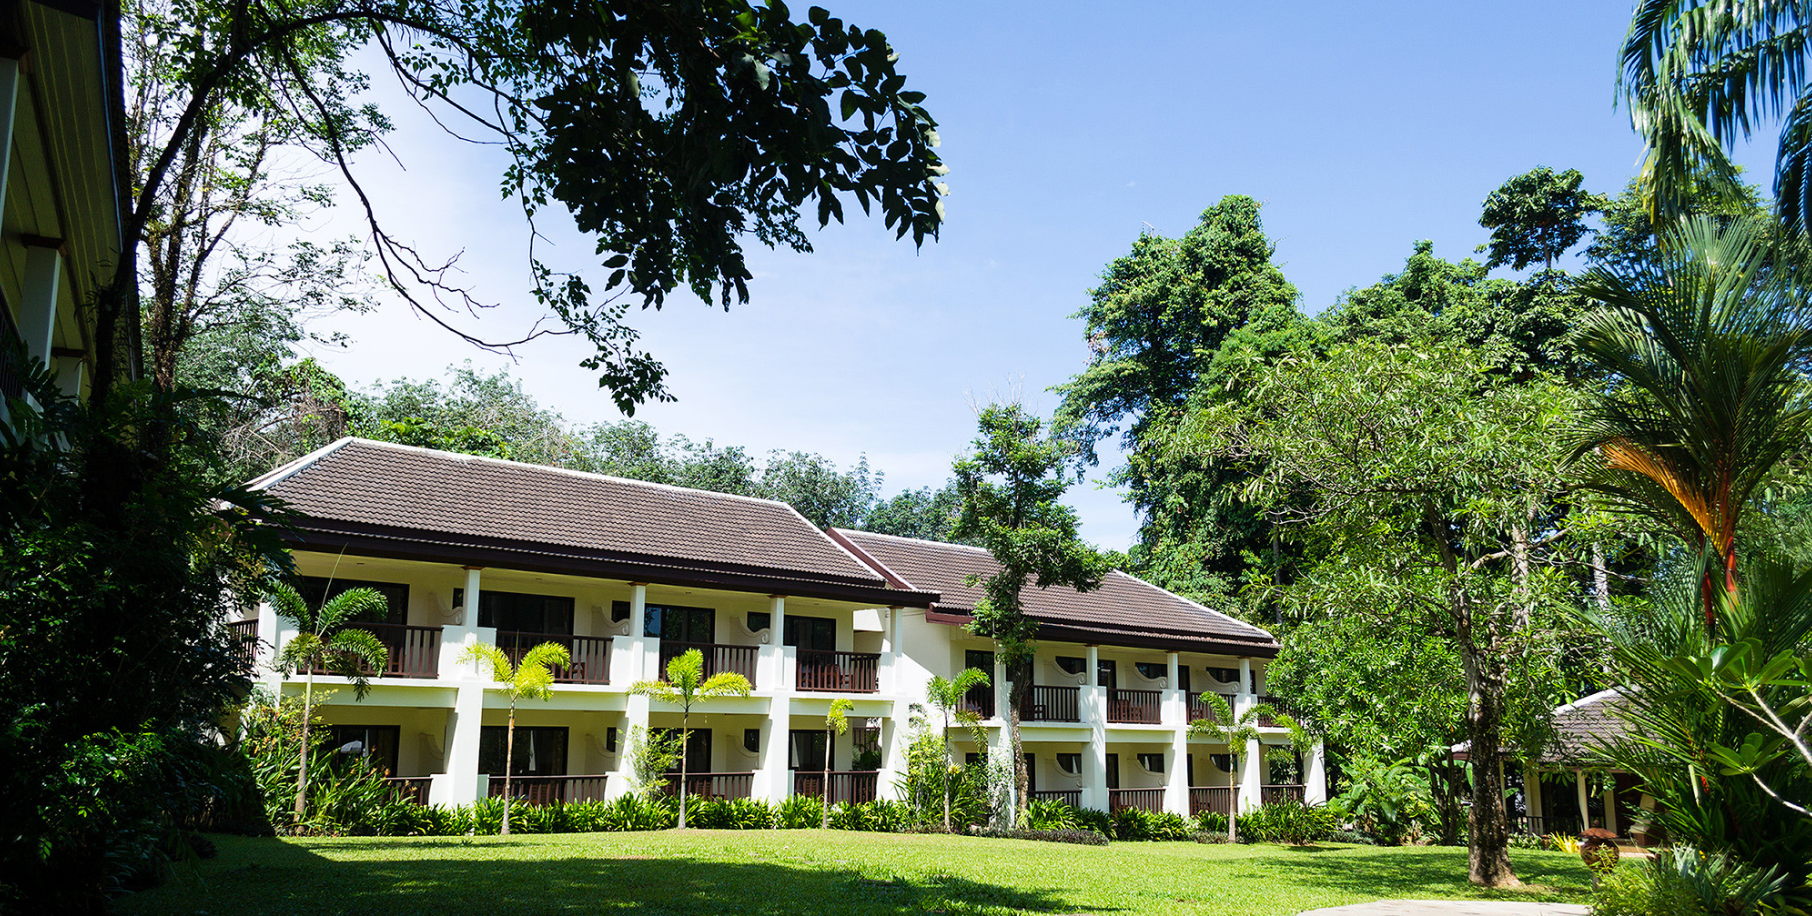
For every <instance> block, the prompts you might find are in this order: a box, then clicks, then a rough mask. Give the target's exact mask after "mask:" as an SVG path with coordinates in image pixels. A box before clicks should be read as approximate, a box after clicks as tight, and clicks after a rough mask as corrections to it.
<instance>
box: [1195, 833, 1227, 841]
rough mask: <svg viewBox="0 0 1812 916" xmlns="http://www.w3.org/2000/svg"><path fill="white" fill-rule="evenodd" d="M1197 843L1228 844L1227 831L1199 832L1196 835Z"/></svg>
mask: <svg viewBox="0 0 1812 916" xmlns="http://www.w3.org/2000/svg"><path fill="white" fill-rule="evenodd" d="M1195 841H1196V842H1197V843H1225V842H1227V831H1225V830H1201V831H1197V832H1196V835H1195Z"/></svg>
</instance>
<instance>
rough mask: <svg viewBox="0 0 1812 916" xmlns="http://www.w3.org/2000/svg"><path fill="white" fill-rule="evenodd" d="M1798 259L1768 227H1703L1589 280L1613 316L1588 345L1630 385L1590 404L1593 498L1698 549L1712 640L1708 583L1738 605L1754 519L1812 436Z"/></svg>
mask: <svg viewBox="0 0 1812 916" xmlns="http://www.w3.org/2000/svg"><path fill="white" fill-rule="evenodd" d="M1786 246H1791V247H1786ZM1800 256H1801V255H1800V253H1799V249H1798V247H1797V246H1794V245H1793V243H1791V242H1777V241H1775V240H1774V238H1773V235H1772V227H1771V226H1770V225H1769V224H1768V223H1765V222H1759V221H1754V220H1742V221H1735V222H1724V221H1720V220H1717V219H1714V218H1712V217H1705V216H1698V217H1690V218H1688V219H1686V220H1684V221H1682V222H1681V223H1680V224H1679V225H1678V227H1676V228H1675V229H1672V230H1670V231H1669V232H1667V233H1665V234H1664V242H1663V244H1662V245H1661V247H1660V249H1659V251H1658V256H1657V257H1656V258H1655V259H1653V260H1649V261H1642V262H1636V263H1633V264H1627V265H1620V266H1618V267H1615V268H1598V269H1596V270H1594V271H1593V272H1592V273H1591V274H1589V275H1588V276H1587V277H1586V278H1585V280H1584V281H1583V283H1582V288H1583V290H1584V291H1585V292H1586V293H1587V294H1588V295H1591V296H1593V297H1594V298H1596V299H1599V300H1601V301H1602V302H1603V303H1604V308H1603V309H1601V310H1599V311H1597V312H1594V313H1592V314H1591V315H1590V316H1588V317H1587V318H1586V320H1585V322H1584V325H1583V328H1582V333H1581V337H1580V346H1581V348H1582V350H1583V351H1584V352H1585V353H1586V354H1587V355H1589V356H1590V357H1591V358H1592V359H1593V360H1594V361H1596V362H1597V363H1598V364H1599V365H1600V366H1602V367H1603V369H1604V370H1605V371H1606V372H1607V373H1609V374H1610V375H1612V376H1613V377H1615V378H1617V379H1619V380H1620V381H1621V384H1619V385H1618V386H1616V387H1614V388H1609V389H1606V390H1604V391H1602V392H1598V393H1596V394H1595V396H1594V397H1593V398H1592V399H1591V400H1590V402H1589V403H1588V406H1587V409H1586V410H1585V412H1584V413H1583V414H1582V416H1581V419H1580V423H1579V428H1578V429H1577V432H1576V438H1577V441H1578V449H1577V455H1578V456H1579V457H1582V458H1586V459H1588V460H1589V465H1588V468H1589V470H1590V471H1591V472H1592V476H1591V479H1590V486H1591V487H1592V488H1593V489H1595V490H1597V491H1598V492H1599V493H1601V494H1603V495H1605V496H1607V497H1608V498H1610V499H1611V500H1613V501H1614V502H1615V504H1616V505H1617V506H1618V507H1620V508H1622V509H1625V510H1627V511H1630V512H1634V513H1636V514H1639V515H1642V516H1645V517H1647V518H1649V519H1651V520H1653V521H1654V522H1656V523H1658V524H1660V525H1662V526H1664V527H1665V528H1667V529H1668V530H1670V531H1672V532H1673V533H1674V534H1676V535H1678V536H1679V537H1680V538H1682V539H1683V540H1684V541H1685V542H1686V543H1688V544H1692V545H1694V546H1695V547H1696V548H1697V549H1698V550H1699V552H1700V554H1701V556H1702V562H1705V563H1706V564H1707V566H1706V569H1705V571H1704V573H1703V577H1704V579H1705V583H1706V586H1707V587H1705V588H1703V589H1702V590H1701V592H1702V594H1703V596H1704V601H1705V604H1704V609H1703V610H1704V622H1705V627H1706V630H1707V632H1712V631H1714V630H1715V626H1716V617H1717V612H1718V602H1717V601H1716V600H1715V599H1714V590H1713V589H1712V588H1710V587H1709V586H1710V583H1711V582H1712V581H1713V580H1714V578H1715V579H1716V580H1717V581H1718V582H1719V583H1720V584H1721V586H1722V588H1723V589H1724V591H1725V592H1726V593H1728V594H1729V595H1730V597H1732V598H1734V597H1735V594H1736V590H1737V569H1738V547H1739V544H1738V537H1739V527H1740V526H1741V524H1742V522H1743V519H1744V517H1745V515H1746V514H1748V513H1749V512H1750V511H1751V509H1752V507H1753V504H1754V501H1755V499H1756V498H1757V496H1758V495H1759V493H1760V491H1761V488H1762V487H1764V486H1765V485H1767V484H1768V483H1769V482H1770V481H1771V480H1773V479H1774V478H1775V475H1776V474H1777V473H1779V470H1780V465H1781V462H1782V460H1783V459H1785V458H1786V457H1787V456H1788V455H1790V454H1795V453H1798V452H1800V451H1801V450H1803V449H1804V448H1805V445H1806V438H1807V435H1808V433H1812V388H1809V387H1808V386H1807V383H1806V381H1805V376H1804V371H1805V366H1806V360H1807V358H1808V356H1812V310H1809V309H1808V307H1807V305H1806V290H1805V288H1804V286H1803V285H1802V284H1801V282H1800V281H1799V279H1798V277H1797V272H1796V271H1794V270H1791V269H1783V265H1791V264H1792V263H1794V259H1796V258H1799V257H1800Z"/></svg>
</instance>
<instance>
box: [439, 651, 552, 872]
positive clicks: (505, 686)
mask: <svg viewBox="0 0 1812 916" xmlns="http://www.w3.org/2000/svg"><path fill="white" fill-rule="evenodd" d="M459 660H460V662H461V663H465V662H482V663H483V664H484V666H485V667H487V668H490V669H491V681H492V682H493V683H495V684H499V685H501V686H500V687H499V688H498V689H500V690H502V691H503V695H504V696H505V697H507V698H508V699H509V701H510V714H509V719H508V721H507V725H506V728H505V731H504V739H503V827H502V829H501V831H500V832H501V833H502V835H504V836H509V835H510V808H512V807H514V806H515V804H516V798H515V796H514V795H511V794H510V777H511V776H512V774H513V772H514V770H515V768H516V703H517V701H519V700H551V699H553V698H554V669H555V668H559V667H561V666H564V665H567V664H571V662H572V657H571V656H570V655H569V654H568V653H567V651H566V647H565V646H563V645H560V644H559V643H557V642H544V643H542V644H540V645H538V646H534V647H532V648H530V649H529V650H528V651H527V652H524V653H523V654H522V657H521V659H520V660H512V659H511V658H510V656H509V653H507V652H505V651H503V650H502V649H500V648H498V647H497V646H494V645H491V644H489V643H475V644H473V645H470V646H467V647H466V650H465V651H464V652H461V653H460V654H459Z"/></svg>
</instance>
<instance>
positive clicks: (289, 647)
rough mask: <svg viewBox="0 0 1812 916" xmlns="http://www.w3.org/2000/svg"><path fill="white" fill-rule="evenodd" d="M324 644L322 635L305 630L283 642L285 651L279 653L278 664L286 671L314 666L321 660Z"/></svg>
mask: <svg viewBox="0 0 1812 916" xmlns="http://www.w3.org/2000/svg"><path fill="white" fill-rule="evenodd" d="M324 646H325V643H324V642H323V641H322V640H321V637H319V636H316V635H315V634H314V633H312V632H310V631H307V630H304V631H302V632H300V633H297V634H296V635H294V636H292V637H290V638H289V641H288V642H285V643H284V644H283V651H282V652H279V653H277V662H278V665H279V666H280V667H281V668H282V670H283V671H284V672H285V673H289V672H294V671H298V670H301V669H303V668H312V667H314V666H315V664H316V663H317V662H318V661H320V659H321V653H322V649H323V647H324Z"/></svg>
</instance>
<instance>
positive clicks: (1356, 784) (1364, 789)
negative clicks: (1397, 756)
mask: <svg viewBox="0 0 1812 916" xmlns="http://www.w3.org/2000/svg"><path fill="white" fill-rule="evenodd" d="M1349 775H1350V777H1351V781H1350V782H1349V783H1348V785H1347V788H1346V791H1345V792H1342V793H1341V795H1340V798H1339V799H1338V804H1339V805H1340V807H1341V809H1343V810H1345V811H1347V812H1349V813H1350V815H1351V817H1352V819H1353V821H1354V823H1356V824H1357V825H1358V827H1359V829H1360V830H1363V831H1365V832H1367V833H1370V834H1373V835H1374V836H1376V837H1378V839H1379V841H1381V842H1382V843H1384V844H1385V845H1387V846H1398V845H1401V844H1402V843H1403V842H1405V841H1406V840H1412V839H1414V838H1415V837H1416V836H1417V835H1418V834H1420V832H1421V830H1422V826H1423V825H1424V824H1426V823H1428V822H1429V821H1430V820H1432V819H1433V818H1434V815H1435V806H1434V795H1433V792H1432V790H1431V789H1430V787H1429V782H1428V776H1427V775H1426V771H1424V770H1423V769H1422V768H1420V767H1417V766H1414V765H1413V764H1412V761H1410V760H1408V759H1404V760H1399V761H1396V762H1395V763H1386V762H1384V761H1381V760H1376V759H1373V758H1370V757H1360V758H1359V759H1358V760H1356V761H1354V763H1353V765H1352V766H1351V767H1350V769H1349Z"/></svg>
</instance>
